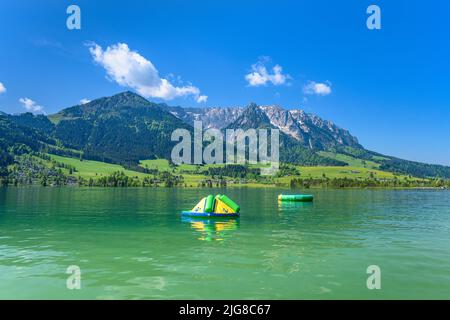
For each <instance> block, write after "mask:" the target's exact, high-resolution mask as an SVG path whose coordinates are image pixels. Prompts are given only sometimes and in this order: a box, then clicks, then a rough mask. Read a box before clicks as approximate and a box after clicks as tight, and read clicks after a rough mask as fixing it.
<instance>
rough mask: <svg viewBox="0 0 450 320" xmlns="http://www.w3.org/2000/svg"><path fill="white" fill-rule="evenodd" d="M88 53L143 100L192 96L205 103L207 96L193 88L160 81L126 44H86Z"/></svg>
mask: <svg viewBox="0 0 450 320" xmlns="http://www.w3.org/2000/svg"><path fill="white" fill-rule="evenodd" d="M89 51H90V53H91V55H92V58H93V59H94V61H95V62H96V63H98V64H99V65H101V66H102V67H103V68H105V70H106V73H107V75H108V77H109V78H110V79H111V80H113V81H115V82H117V83H118V84H119V85H121V86H124V87H129V88H132V89H134V90H136V91H137V92H138V93H139V94H141V95H143V96H144V97H147V98H148V97H152V98H161V99H164V100H171V99H174V98H176V97H182V96H193V97H194V98H195V100H196V101H197V102H205V101H206V100H207V96H205V95H201V94H200V89H198V88H197V87H194V86H192V85H187V86H181V87H178V86H174V85H173V84H172V83H170V81H169V80H167V79H164V78H161V77H160V76H159V72H158V70H157V69H156V68H155V66H154V65H153V63H152V62H151V61H150V60H147V59H146V58H144V57H143V56H141V55H140V54H139V53H137V52H136V51H132V50H130V49H129V48H128V45H127V44H126V43H117V44H114V45H112V46H109V47H107V48H106V50H103V49H102V47H100V46H99V45H97V44H96V43H92V44H89Z"/></svg>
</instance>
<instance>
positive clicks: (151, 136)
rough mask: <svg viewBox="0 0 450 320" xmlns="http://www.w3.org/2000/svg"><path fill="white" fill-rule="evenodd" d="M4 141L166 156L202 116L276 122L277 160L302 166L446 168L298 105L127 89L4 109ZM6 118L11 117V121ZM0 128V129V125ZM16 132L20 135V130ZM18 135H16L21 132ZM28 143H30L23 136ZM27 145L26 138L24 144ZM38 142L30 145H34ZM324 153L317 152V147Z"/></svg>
mask: <svg viewBox="0 0 450 320" xmlns="http://www.w3.org/2000/svg"><path fill="white" fill-rule="evenodd" d="M0 118H2V119H6V120H3V121H2V122H1V123H0V125H2V128H0V129H3V132H6V133H8V130H13V131H14V130H15V131H17V134H16V133H14V134H11V133H10V134H6V133H5V134H4V137H0V138H3V139H2V141H3V145H5V146H11V145H15V142H14V141H7V140H8V139H9V140H14V139H15V137H16V138H17V137H24V136H26V135H27V134H26V133H24V132H25V131H26V130H28V129H26V128H31V129H33V130H34V131H32V132H33V134H34V135H35V136H36V137H38V138H36V139H40V140H45V141H52V142H51V143H52V144H55V145H58V146H61V147H63V148H70V149H74V150H79V151H80V152H82V153H83V156H84V157H85V158H86V159H92V160H100V161H104V162H113V163H119V164H133V165H136V164H137V163H138V162H139V161H140V160H144V159H155V158H165V159H169V160H170V154H171V150H172V148H173V146H174V145H175V144H176V143H177V142H172V141H171V133H172V132H173V130H175V129H180V128H182V129H187V130H188V131H190V132H192V130H193V128H192V125H191V123H193V121H194V120H203V119H206V125H204V129H207V128H209V127H214V126H219V127H220V128H221V129H226V128H233V127H234V128H238V127H239V128H241V129H246V128H254V129H257V128H278V129H280V144H281V147H280V158H281V161H284V162H288V163H295V164H300V165H306V166H315V165H326V166H344V165H347V164H348V162H345V161H342V158H343V157H344V158H345V157H347V159H360V160H361V161H370V162H373V163H375V164H376V165H377V166H379V167H380V169H383V170H387V171H390V172H396V173H402V174H409V175H412V176H416V177H443V178H447V179H448V178H450V167H447V166H442V165H431V164H424V163H419V162H414V161H408V160H403V159H399V158H396V157H390V156H385V155H382V154H380V153H377V152H373V151H370V150H366V149H364V147H363V146H362V145H361V144H359V141H358V139H357V138H356V137H354V136H352V135H351V134H350V132H349V131H348V130H346V129H343V128H340V127H338V126H337V125H335V124H334V123H333V122H331V121H328V120H323V119H322V118H320V117H318V116H316V115H312V114H307V113H306V112H304V111H303V110H301V109H283V108H281V107H280V106H267V105H266V106H259V105H256V104H254V103H252V104H250V105H249V106H247V107H246V108H244V107H236V108H224V109H223V110H219V109H218V108H217V107H212V108H205V109H201V108H194V109H193V108H182V107H179V106H178V107H176V106H175V107H171V106H168V105H167V104H164V103H159V104H158V103H154V102H150V101H148V100H146V99H145V98H143V97H141V96H139V95H138V94H135V93H133V92H130V91H127V92H123V93H119V94H116V95H113V96H110V97H103V98H99V99H95V100H93V101H91V102H89V103H86V104H79V105H75V106H73V107H69V108H65V109H62V110H61V111H59V112H57V113H55V114H53V115H49V116H46V115H32V114H29V113H28V114H27V113H24V114H20V115H5V114H1V115H0ZM10 123H15V124H16V125H15V126H11V124H10ZM0 132H1V131H0ZM21 132H22V133H21ZM21 139H22V138H21ZM29 142H30V141H29ZM30 143H31V142H30ZM41 145H42V144H37V145H36V144H34V146H35V148H39V146H41ZM321 152H322V153H321Z"/></svg>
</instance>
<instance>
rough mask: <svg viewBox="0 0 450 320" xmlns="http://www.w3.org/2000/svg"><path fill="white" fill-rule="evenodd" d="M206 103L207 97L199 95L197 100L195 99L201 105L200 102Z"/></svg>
mask: <svg viewBox="0 0 450 320" xmlns="http://www.w3.org/2000/svg"><path fill="white" fill-rule="evenodd" d="M206 101H208V96H205V95H200V96H198V98H197V102H198V103H202V102H206Z"/></svg>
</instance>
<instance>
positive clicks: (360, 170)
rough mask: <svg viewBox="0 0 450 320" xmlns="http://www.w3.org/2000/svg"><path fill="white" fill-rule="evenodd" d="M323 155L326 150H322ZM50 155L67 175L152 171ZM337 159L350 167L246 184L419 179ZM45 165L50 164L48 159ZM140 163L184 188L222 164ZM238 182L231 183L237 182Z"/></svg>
mask: <svg viewBox="0 0 450 320" xmlns="http://www.w3.org/2000/svg"><path fill="white" fill-rule="evenodd" d="M324 155H325V153H324ZM49 156H50V158H51V159H52V160H54V161H56V162H58V163H63V164H65V165H68V166H71V167H73V168H74V169H75V171H74V172H72V173H69V169H67V168H64V169H62V170H63V172H64V173H65V174H70V175H72V176H74V177H81V178H84V179H90V178H92V179H94V180H95V179H99V178H101V177H104V176H109V175H111V174H113V173H115V172H118V171H120V172H123V173H124V174H125V175H127V176H129V177H136V178H139V179H142V178H145V177H153V174H150V173H143V172H138V171H134V170H130V169H127V168H125V167H123V166H121V165H118V164H110V163H105V162H100V161H92V160H80V159H76V158H69V157H63V156H57V155H52V154H49ZM327 156H330V157H331V156H333V154H327ZM335 158H336V159H339V160H341V161H346V162H348V163H349V164H350V165H349V166H344V167H340V166H315V167H305V166H294V165H289V166H290V167H291V168H295V169H296V170H297V172H298V173H299V174H296V175H288V176H275V177H271V178H270V179H269V180H266V181H262V180H259V181H256V180H251V179H246V181H245V185H246V186H253V187H258V186H265V187H267V186H270V185H286V186H288V185H289V183H290V181H291V179H293V178H296V179H298V178H301V179H339V178H348V179H356V180H362V179H379V180H393V179H397V180H409V181H412V180H420V179H417V178H414V177H409V176H405V175H398V174H394V173H392V172H386V171H381V170H379V169H377V167H378V165H377V164H376V163H375V162H371V161H366V162H363V161H361V160H359V159H355V158H352V157H349V156H345V155H335ZM48 165H51V163H50V162H48ZM139 165H140V166H141V167H142V168H143V169H148V170H158V171H159V172H164V171H167V172H170V173H171V174H174V175H182V176H183V181H184V183H183V184H184V185H185V186H187V187H197V186H198V185H199V184H200V183H201V182H202V181H204V180H205V179H211V176H209V175H206V174H204V172H205V171H207V170H208V169H209V168H214V167H223V166H224V165H223V164H210V165H201V166H200V165H189V164H182V165H179V166H176V165H171V164H170V163H169V161H168V160H166V159H154V160H142V161H140V163H139ZM249 167H255V168H256V167H260V165H249ZM226 179H227V180H228V181H229V182H231V183H229V184H228V185H229V186H232V185H241V184H240V183H241V182H242V181H239V180H240V179H233V178H226ZM236 181H237V183H233V182H236Z"/></svg>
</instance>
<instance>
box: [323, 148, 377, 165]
mask: <svg viewBox="0 0 450 320" xmlns="http://www.w3.org/2000/svg"><path fill="white" fill-rule="evenodd" d="M318 154H320V155H321V156H323V157H327V158H330V159H335V160H338V161H343V162H346V163H348V165H349V166H352V167H359V168H369V169H378V168H379V167H380V164H379V163H376V162H374V161H370V160H361V159H357V158H354V157H351V156H348V155H345V154H340V153H332V152H327V151H319V152H318Z"/></svg>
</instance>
